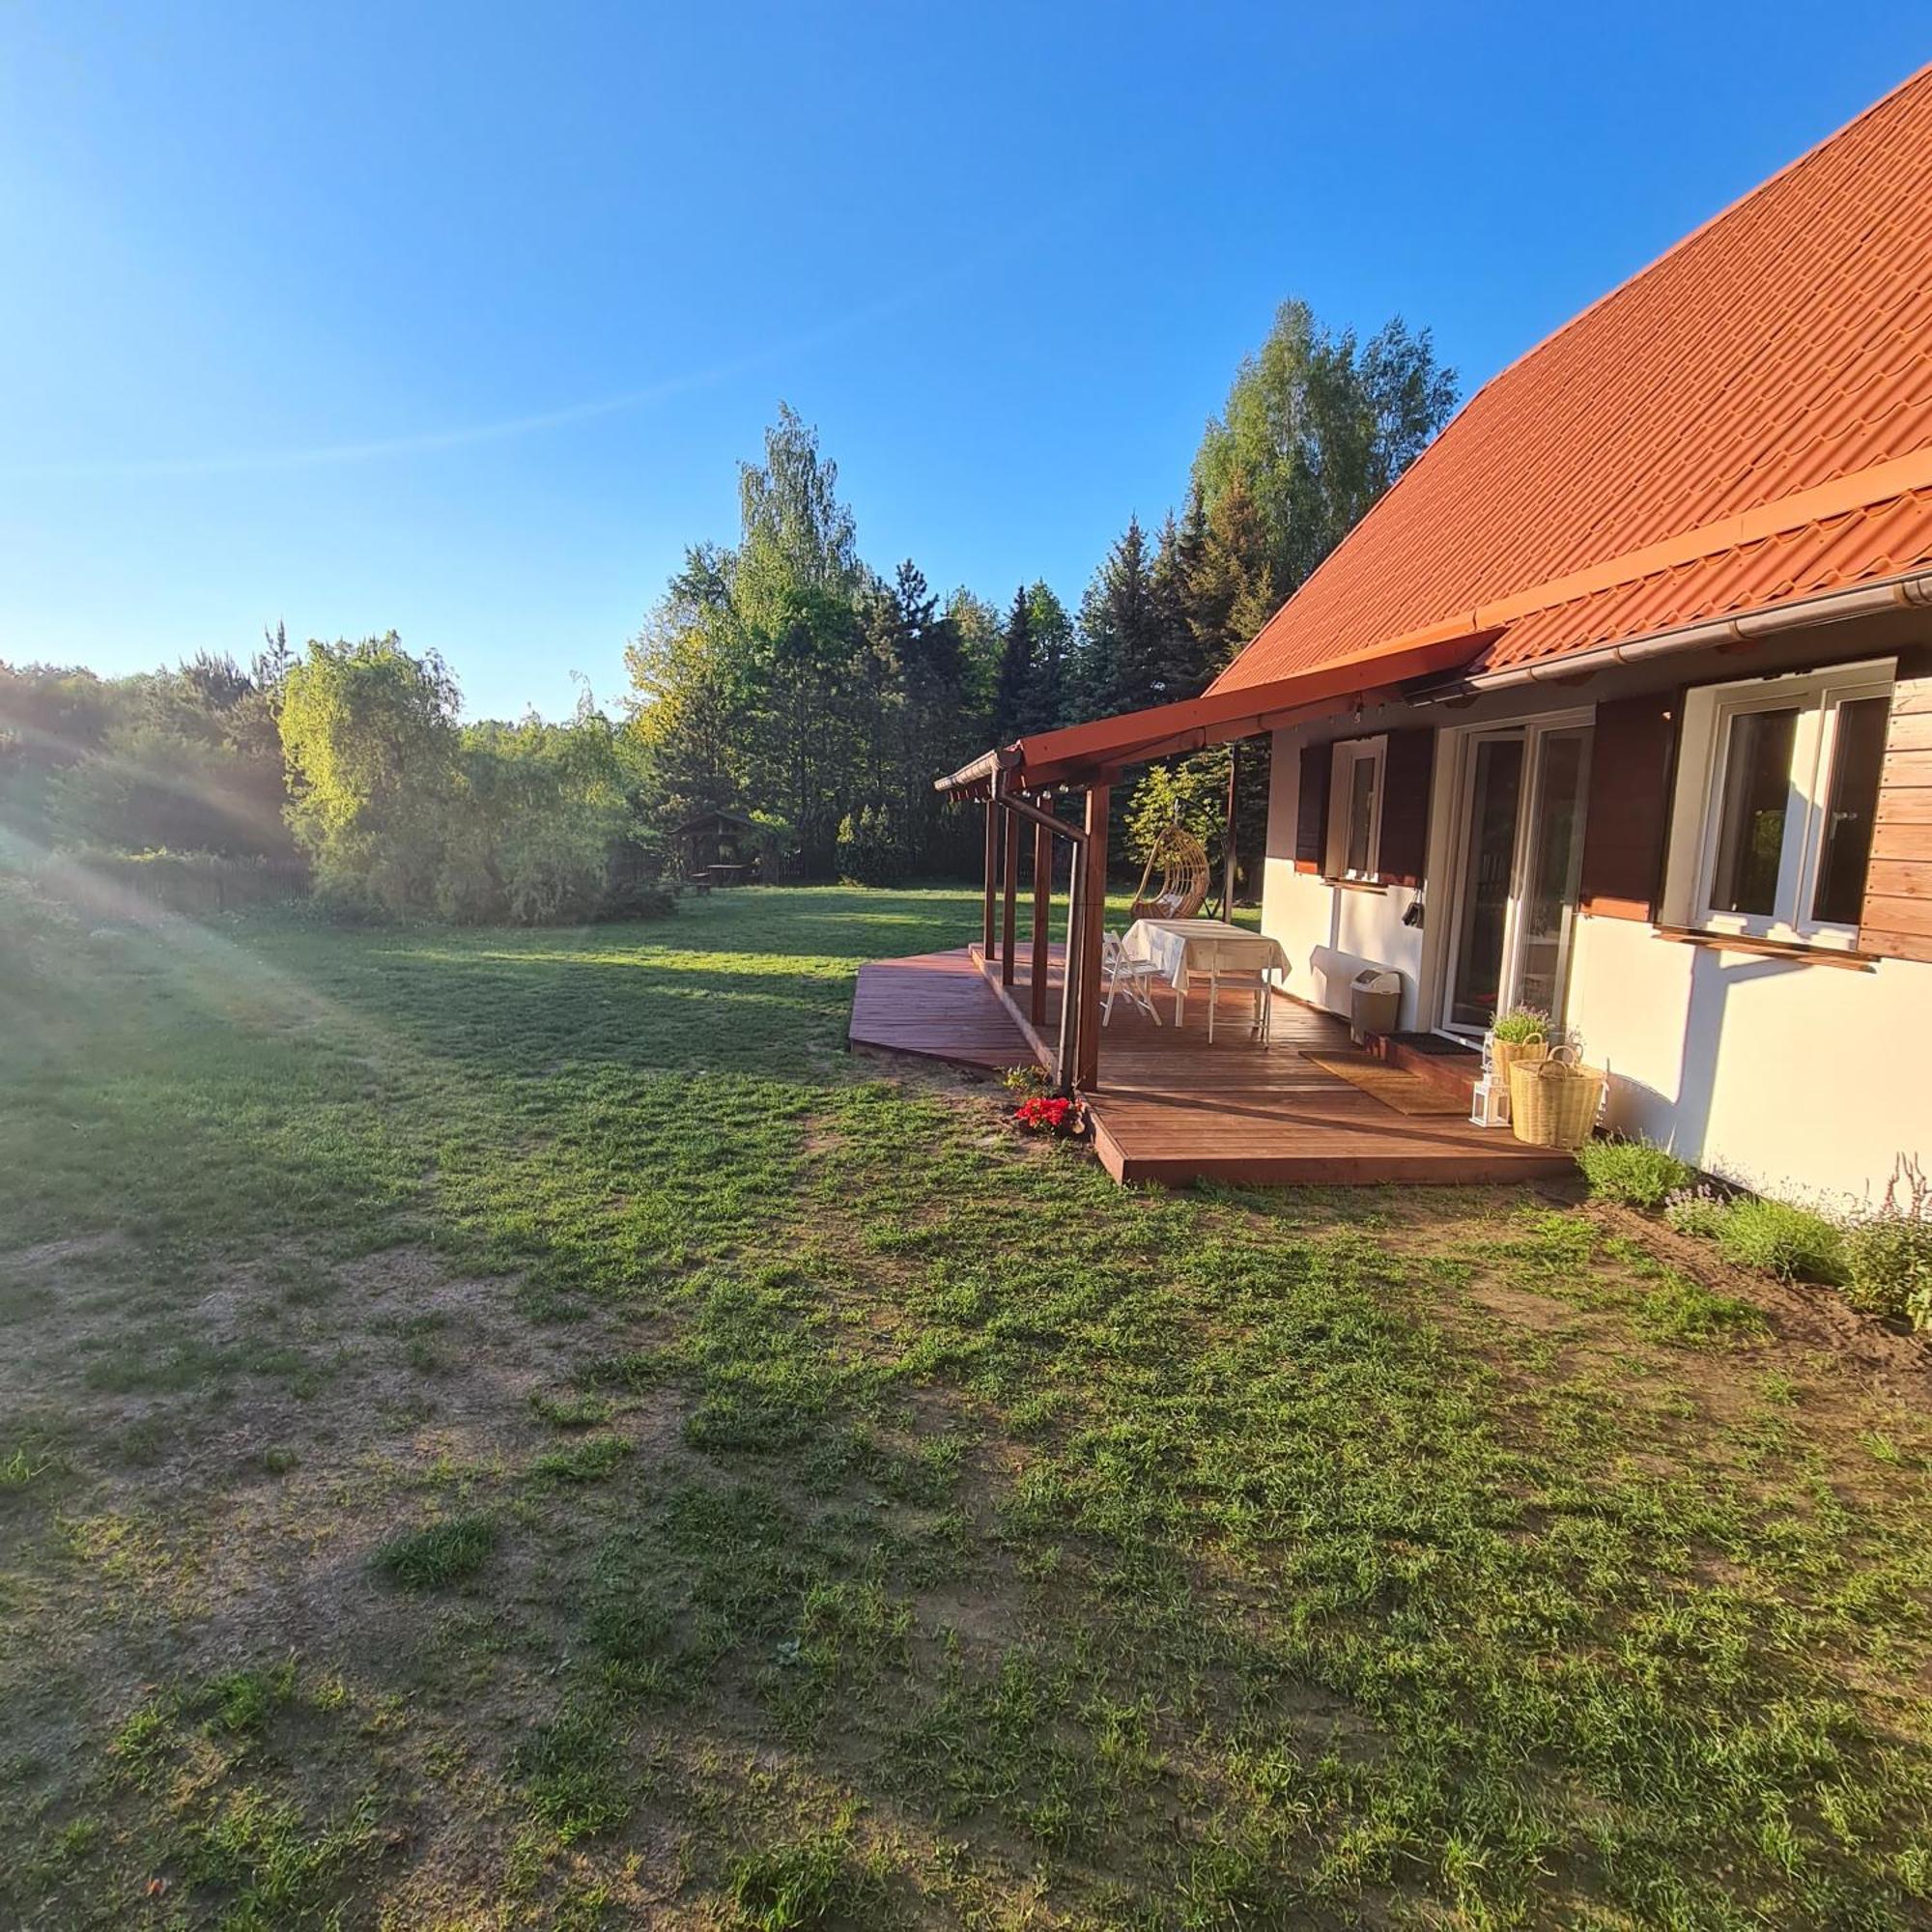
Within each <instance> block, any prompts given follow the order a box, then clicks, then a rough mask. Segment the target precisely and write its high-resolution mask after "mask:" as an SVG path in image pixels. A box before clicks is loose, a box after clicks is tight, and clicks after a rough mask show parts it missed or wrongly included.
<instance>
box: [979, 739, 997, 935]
mask: <svg viewBox="0 0 1932 1932" xmlns="http://www.w3.org/2000/svg"><path fill="white" fill-rule="evenodd" d="M999 838H1000V775H999V773H998V772H995V773H994V774H993V776H992V777H991V778H990V779H989V780H988V781H986V909H985V917H984V919H983V920H981V922H980V957H981V958H982V959H990V958H991V957H992V956H993V873H994V868H995V867H997V866H998V865H999V863H1000V845H999Z"/></svg>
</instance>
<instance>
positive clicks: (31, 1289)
mask: <svg viewBox="0 0 1932 1932" xmlns="http://www.w3.org/2000/svg"><path fill="white" fill-rule="evenodd" d="M976 916H977V908H976V902H975V900H974V899H973V897H972V895H970V894H966V893H958V892H909V893H899V894H863V893H857V892H831V891H821V892H810V891H795V892H741V893H721V894H717V895H713V896H712V897H711V898H710V899H709V900H708V901H703V902H699V903H697V904H695V905H693V906H691V907H689V908H688V909H687V910H686V911H684V912H682V913H680V914H679V915H678V916H677V917H676V918H675V919H674V920H671V921H668V922H667V923H662V924H656V925H642V926H620V927H611V928H603V929H598V930H592V931H587V932H559V933H529V932H520V933H514V934H513V933H506V932H497V931H488V932H461V933H459V932H447V931H403V932H384V931H368V932H354V931H338V930H331V929H327V928H325V927H322V926H319V925H313V924H309V923H298V922H295V921H291V920H269V919H257V920H255V921H253V922H250V923H231V924H224V925H220V926H217V927H215V928H213V929H205V928H194V927H188V926H183V925H175V926H171V927H168V928H164V929H162V930H160V931H158V932H156V933H148V934H132V933H125V932H105V931H97V932H90V931H89V929H88V927H87V926H86V925H85V924H84V923H72V922H68V921H64V920H62V919H61V918H59V917H57V916H55V915H53V914H51V913H50V912H48V911H47V910H46V909H44V908H43V907H41V906H39V905H38V904H37V902H34V901H31V900H30V899H29V898H28V897H27V896H26V895H24V894H23V893H22V892H21V891H19V890H17V889H10V888H8V887H7V886H6V885H5V883H4V882H0V1322H4V1333H5V1336H6V1346H5V1349H4V1351H0V1922H4V1923H7V1924H29V1925H33V1926H36V1927H39V1926H63V1925H76V1926H102V1927H109V1926H111V1927H116V1928H120V1927H156V1928H158V1927H164V1926H174V1925H204V1924H218V1925H229V1926H246V1927H272V1928H277V1929H278V1932H279V1928H284V1927H299V1926H309V1925H326V1924H333V1923H337V1922H340V1923H342V1924H344V1925H376V1924H385V1925H394V1926H399V1927H402V1926H406V1927H426V1926H497V1925H523V1924H540V1925H555V1926H565V1927H587V1926H594V1925H600V1924H601V1925H611V1926H616V1925H629V1924H638V1923H648V1924H662V1925H667V1926H680V1927H681V1926H694V1927H695V1926H718V1925H731V1924H742V1925H748V1926H755V1927H765V1928H781V1927H787V1926H803V1925H814V1924H844V1925H857V1926H893V1925H909V1926H921V1925H965V1926H975V1927H1021V1926H1029V1927H1032V1926H1038V1927H1046V1926H1135V1927H1148V1928H1152V1927H1168V1926H1174V1927H1209V1926H1230V1927H1232V1926H1290V1925H1293V1926H1301V1925H1343V1924H1356V1923H1360V1924H1367V1925H1374V1926H1382V1925H1416V1926H1428V1927H1443V1926H1470V1927H1474V1926H1490V1925H1507V1924H1518V1923H1524V1924H1539V1925H1555V1926H1566V1927H1569V1926H1586V1927H1588V1926H1596V1927H1609V1926H1654V1925H1682V1926H1691V1925H1696V1926H1727V1927H1729V1926H1735V1927H1745V1926H1761V1925H1767V1924H1768V1925H1778V1926H1790V1927H1815V1926H1830V1927H1857V1926H1879V1925H1906V1924H1924V1923H1926V1922H1928V1918H1932V1668H1928V1664H1932V1622H1928V1605H1929V1604H1932V1587H1929V1586H1932V1509H1928V1470H1932V1425H1928V1415H1932V1410H1928V1405H1927V1399H1926V1398H1927V1390H1928V1386H1932V1383H1928V1378H1926V1377H1925V1376H1924V1375H1923V1374H1920V1373H1915V1372H1914V1371H1913V1370H1912V1369H1911V1368H1910V1367H1909V1366H1899V1365H1896V1364H1895V1365H1894V1366H1893V1367H1892V1369H1890V1370H1889V1371H1888V1372H1886V1373H1883V1374H1881V1373H1878V1372H1875V1371H1874V1370H1873V1369H1872V1367H1871V1365H1870V1362H1869V1361H1868V1360H1867V1359H1865V1358H1861V1357H1860V1356H1858V1355H1857V1354H1856V1352H1853V1353H1845V1352H1839V1351H1834V1350H1833V1349H1831V1348H1829V1347H1827V1346H1826V1344H1825V1342H1824V1341H1823V1340H1822V1339H1821V1333H1820V1331H1816V1330H1813V1329H1811V1328H1807V1326H1806V1325H1805V1321H1804V1307H1803V1303H1802V1301H1801V1300H1800V1298H1799V1297H1797V1296H1795V1295H1791V1294H1786V1293H1782V1292H1777V1291H1772V1290H1769V1289H1766V1290H1763V1291H1756V1290H1752V1291H1748V1292H1747V1291H1745V1290H1743V1289H1741V1288H1738V1287H1736V1286H1735V1285H1733V1286H1731V1287H1729V1288H1726V1287H1725V1285H1724V1284H1722V1283H1719V1284H1718V1285H1716V1286H1714V1285H1713V1284H1712V1283H1711V1282H1709V1281H1703V1282H1699V1281H1693V1280H1691V1279H1690V1278H1689V1277H1688V1276H1686V1275H1684V1274H1681V1273H1678V1272H1676V1271H1674V1270H1673V1268H1672V1267H1671V1266H1669V1265H1668V1264H1665V1263H1664V1262H1662V1261H1661V1260H1659V1259H1656V1258H1655V1257H1654V1256H1653V1255H1652V1253H1651V1252H1650V1251H1649V1250H1648V1249H1647V1248H1646V1247H1645V1246H1643V1245H1641V1244H1640V1243H1639V1242H1638V1241H1636V1240H1634V1239H1633V1238H1632V1236H1631V1235H1630V1234H1629V1232H1628V1230H1627V1229H1625V1228H1623V1227H1621V1225H1620V1224H1618V1223H1616V1222H1614V1221H1612V1220H1611V1218H1610V1217H1609V1216H1607V1215H1605V1214H1602V1213H1597V1212H1594V1211H1592V1210H1590V1209H1588V1208H1582V1207H1579V1206H1577V1205H1575V1204H1574V1203H1568V1204H1566V1203H1565V1202H1564V1201H1562V1200H1559V1199H1553V1198H1550V1197H1547V1196H1543V1195H1539V1194H1536V1193H1534V1192H1532V1191H1509V1190H1493V1191H1483V1192H1477V1191H1469V1192H1450V1193H1445V1192H1437V1191H1422V1190H1417V1191H1397V1190H1388V1191H1383V1190H1361V1191H1352V1192H1342V1191H1337V1192H1329V1193H1307V1192H1302V1193H1295V1192H1281V1193H1269V1194H1264V1193H1244V1192H1236V1191H1232V1190H1227V1189H1215V1190H1203V1191H1200V1192H1197V1193H1193V1194H1187V1195H1152V1194H1139V1193H1126V1192H1122V1191H1120V1190H1118V1189H1116V1188H1115V1187H1113V1186H1112V1185H1111V1184H1110V1183H1109V1182H1108V1181H1107V1180H1106V1179H1105V1178H1104V1177H1103V1176H1102V1175H1101V1174H1100V1173H1099V1171H1098V1169H1097V1168H1095V1167H1094V1165H1093V1164H1092V1163H1091V1161H1089V1160H1088V1159H1087V1158H1085V1157H1084V1156H1081V1155H1078V1154H1070V1153H1066V1152H1063V1151H1052V1150H1049V1149H1043V1148H1034V1147H1029V1146H1023V1145H1021V1144H1019V1143H1018V1142H1017V1141H1015V1140H1014V1139H1012V1138H1011V1137H1010V1136H1009V1134H1008V1132H1007V1131H1006V1130H1005V1128H1004V1127H1003V1125H1002V1122H1001V1121H1000V1118H999V1111H998V1106H997V1102H998V1100H999V1099H1000V1098H1001V1096H1000V1094H999V1092H998V1090H997V1088H995V1087H992V1086H990V1085H984V1084H982V1085H979V1086H973V1085H969V1084H965V1083H963V1082H954V1081H952V1080H951V1079H948V1078H944V1077H941V1076H938V1075H935V1074H932V1073H924V1072H917V1071H910V1070H908V1071H899V1070H896V1069H893V1068H889V1067H885V1066H883V1065H879V1064H877V1063H872V1062H867V1061H861V1060H854V1059H851V1058H849V1057H848V1056H847V1055H846V1054H844V1053H843V1052H842V1051H841V1042H842V1038H843V1032H844V1021H845V1013H846V1009H847V1004H848V1001H849V998H850V991H851V982H852V974H853V970H854V967H855V965H856V964H857V962H858V961H859V960H861V959H862V958H866V957H870V956H877V955H881V954H889V953H894V952H917V951H921V950H924V949H927V948H932V947H937V946H942V945H949V944H956V943H958V942H959V941H960V940H962V939H963V938H964V937H965V936H966V935H967V934H968V933H969V932H970V931H971V930H972V928H973V924H974V921H975V919H976Z"/></svg>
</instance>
